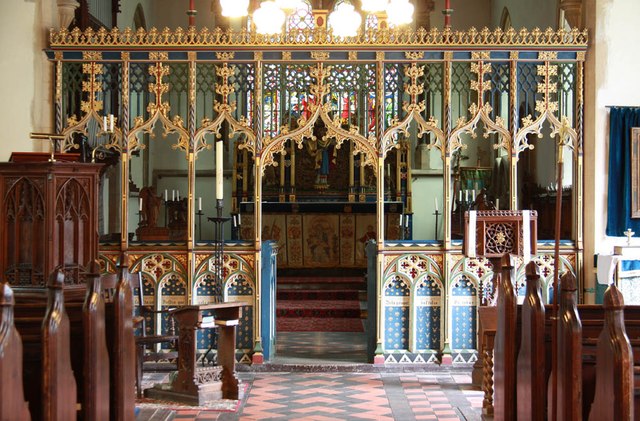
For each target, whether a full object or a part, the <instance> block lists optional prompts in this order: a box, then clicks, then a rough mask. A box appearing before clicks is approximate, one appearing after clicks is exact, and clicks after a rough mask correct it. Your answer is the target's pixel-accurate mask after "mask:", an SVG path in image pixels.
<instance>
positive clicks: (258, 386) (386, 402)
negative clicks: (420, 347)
mask: <svg viewBox="0 0 640 421" xmlns="http://www.w3.org/2000/svg"><path fill="white" fill-rule="evenodd" d="M278 335H279V336H278V340H279V344H278V351H277V352H278V357H277V358H275V359H274V360H273V361H272V364H265V365H264V366H257V367H249V368H244V369H243V370H241V371H240V372H239V373H238V378H239V379H240V380H241V383H242V384H243V385H244V389H243V390H244V392H243V393H242V396H241V400H240V401H239V402H237V403H236V402H235V401H226V402H224V403H223V404H221V405H219V406H218V407H217V408H215V409H214V408H206V409H205V408H186V407H179V406H169V405H168V406H167V408H170V409H172V410H173V411H174V413H175V415H174V418H170V417H169V418H166V417H165V418H160V417H154V416H153V415H149V414H150V412H149V411H148V410H147V411H143V413H141V414H140V416H139V417H138V419H139V420H150V419H153V420H156V419H175V420H221V421H225V420H402V421H408V420H480V419H481V408H482V397H483V393H482V391H481V390H480V389H479V388H477V387H473V386H472V385H471V367H470V366H466V367H461V366H458V365H456V366H452V367H450V368H447V367H440V366H437V365H428V366H422V367H415V366H405V367H400V366H388V367H384V368H377V367H373V366H372V365H369V364H365V363H364V362H365V360H366V346H365V345H364V334H360V335H361V336H360V335H358V334H354V333H337V332H332V333H323V332H299V333H288V334H283V333H279V334H278ZM360 342H362V343H360ZM164 376H166V374H165V375H164Z"/></svg>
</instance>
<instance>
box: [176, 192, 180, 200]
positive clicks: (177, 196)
mask: <svg viewBox="0 0 640 421" xmlns="http://www.w3.org/2000/svg"><path fill="white" fill-rule="evenodd" d="M176 199H178V202H179V201H180V190H176Z"/></svg>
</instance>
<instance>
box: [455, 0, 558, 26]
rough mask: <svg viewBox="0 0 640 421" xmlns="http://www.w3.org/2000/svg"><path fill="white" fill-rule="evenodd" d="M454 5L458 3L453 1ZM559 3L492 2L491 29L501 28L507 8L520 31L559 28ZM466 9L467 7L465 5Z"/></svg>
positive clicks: (548, 0)
mask: <svg viewBox="0 0 640 421" xmlns="http://www.w3.org/2000/svg"><path fill="white" fill-rule="evenodd" d="M452 3H454V6H453V7H454V8H455V3H457V1H456V0H452ZM557 4H558V1H556V0H536V1H522V0H493V1H492V2H491V7H490V8H491V25H490V27H491V28H498V27H500V20H501V18H502V13H503V10H504V8H505V7H506V8H507V10H508V11H509V16H510V17H511V26H512V27H513V28H514V29H516V30H519V29H520V28H523V27H524V28H528V29H533V28H535V27H538V28H540V29H546V28H548V27H552V28H556V27H557V26H558V9H557ZM465 7H466V5H465Z"/></svg>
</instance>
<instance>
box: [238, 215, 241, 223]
mask: <svg viewBox="0 0 640 421" xmlns="http://www.w3.org/2000/svg"><path fill="white" fill-rule="evenodd" d="M240 224H242V222H240V214H238V225H240Z"/></svg>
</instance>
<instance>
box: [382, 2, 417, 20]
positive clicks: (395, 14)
mask: <svg viewBox="0 0 640 421" xmlns="http://www.w3.org/2000/svg"><path fill="white" fill-rule="evenodd" d="M387 20H388V21H389V24H391V25H394V26H400V25H405V24H407V23H411V21H412V20H413V4H411V3H409V0H391V1H390V2H389V4H388V5H387Z"/></svg>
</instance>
